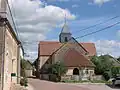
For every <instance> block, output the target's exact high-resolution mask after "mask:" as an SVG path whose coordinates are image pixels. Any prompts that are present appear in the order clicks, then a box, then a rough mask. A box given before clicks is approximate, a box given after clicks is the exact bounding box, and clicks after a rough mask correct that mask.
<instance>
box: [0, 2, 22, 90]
mask: <svg viewBox="0 0 120 90" xmlns="http://www.w3.org/2000/svg"><path fill="white" fill-rule="evenodd" d="M1 4H2V5H4V4H3V1H2V2H1ZM1 4H0V6H1ZM2 8H3V7H2ZM0 10H3V9H1V7H0ZM21 50H23V49H22V47H21V43H20V41H19V40H18V38H17V36H16V34H15V32H14V31H13V28H12V26H11V24H10V23H9V21H8V19H7V17H6V13H5V12H1V13H0V76H1V78H0V82H1V83H0V84H1V85H0V86H1V87H0V90H10V88H11V85H12V84H13V83H16V84H17V83H19V82H20V51H21Z"/></svg>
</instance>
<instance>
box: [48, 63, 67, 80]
mask: <svg viewBox="0 0 120 90" xmlns="http://www.w3.org/2000/svg"><path fill="white" fill-rule="evenodd" d="M49 71H50V73H52V74H54V75H56V79H57V81H60V80H61V76H62V75H64V74H65V73H66V71H67V68H66V67H65V65H64V63H62V62H57V63H55V64H52V65H51V66H50V69H49Z"/></svg>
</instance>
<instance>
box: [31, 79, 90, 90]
mask: <svg viewBox="0 0 120 90" xmlns="http://www.w3.org/2000/svg"><path fill="white" fill-rule="evenodd" d="M29 84H30V85H31V86H32V87H33V88H34V90H90V89H88V88H85V87H80V86H75V85H68V84H59V83H53V82H48V81H42V80H39V79H29Z"/></svg>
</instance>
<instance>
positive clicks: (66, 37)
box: [59, 17, 72, 43]
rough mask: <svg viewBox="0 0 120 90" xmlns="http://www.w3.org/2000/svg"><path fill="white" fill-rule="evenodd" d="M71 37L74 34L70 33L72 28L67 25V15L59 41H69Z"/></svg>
mask: <svg viewBox="0 0 120 90" xmlns="http://www.w3.org/2000/svg"><path fill="white" fill-rule="evenodd" d="M71 38H72V34H71V33H70V29H69V27H68V25H67V22H66V17H65V24H64V26H63V28H62V31H61V33H60V35H59V42H60V43H66V42H69V41H70V39H71Z"/></svg>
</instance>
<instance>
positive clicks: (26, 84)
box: [20, 77, 28, 87]
mask: <svg viewBox="0 0 120 90" xmlns="http://www.w3.org/2000/svg"><path fill="white" fill-rule="evenodd" d="M20 85H21V86H25V87H27V86H28V80H27V78H25V77H24V78H22V79H21V80H20Z"/></svg>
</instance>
